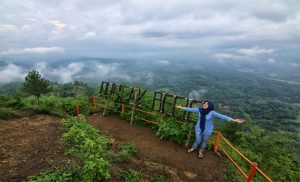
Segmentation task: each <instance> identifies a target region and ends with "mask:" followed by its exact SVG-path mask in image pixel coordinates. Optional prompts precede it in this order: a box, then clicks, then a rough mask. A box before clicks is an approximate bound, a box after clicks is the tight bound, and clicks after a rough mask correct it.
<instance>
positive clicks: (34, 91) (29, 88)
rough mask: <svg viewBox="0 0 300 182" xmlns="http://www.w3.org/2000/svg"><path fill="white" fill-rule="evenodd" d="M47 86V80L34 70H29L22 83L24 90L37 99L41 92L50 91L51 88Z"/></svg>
mask: <svg viewBox="0 0 300 182" xmlns="http://www.w3.org/2000/svg"><path fill="white" fill-rule="evenodd" d="M49 86H50V84H49V81H48V80H46V79H45V78H42V77H41V75H40V74H39V72H38V71H36V70H32V71H29V73H28V75H27V76H26V77H25V81H24V83H23V87H24V91H25V92H27V93H29V94H31V95H34V96H35V97H36V98H37V99H39V98H40V97H41V95H42V94H47V93H49V92H51V88H50V87H49Z"/></svg>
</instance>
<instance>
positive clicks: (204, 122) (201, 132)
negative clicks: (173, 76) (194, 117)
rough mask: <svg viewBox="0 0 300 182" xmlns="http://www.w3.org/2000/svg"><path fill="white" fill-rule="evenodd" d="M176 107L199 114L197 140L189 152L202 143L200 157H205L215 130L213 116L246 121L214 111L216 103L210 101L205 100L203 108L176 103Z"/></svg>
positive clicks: (239, 121) (196, 131)
mask: <svg viewBox="0 0 300 182" xmlns="http://www.w3.org/2000/svg"><path fill="white" fill-rule="evenodd" d="M176 108H179V109H183V110H184V111H187V112H193V113H196V114H198V115H199V118H198V122H197V124H196V127H195V135H196V140H195V142H194V144H193V146H192V148H190V149H189V150H188V152H189V153H191V152H193V151H194V150H196V149H197V148H198V146H199V145H200V144H201V148H200V150H199V157H200V158H202V157H203V153H204V150H205V147H206V143H207V141H208V139H209V137H210V136H211V134H212V132H213V117H217V118H220V119H224V120H227V121H233V122H237V123H243V122H244V121H243V120H242V119H233V118H231V117H229V116H226V115H223V114H220V113H218V112H216V111H214V105H213V104H212V103H211V102H209V101H204V102H203V103H202V108H189V107H182V106H181V105H176Z"/></svg>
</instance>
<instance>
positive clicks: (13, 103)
mask: <svg viewBox="0 0 300 182" xmlns="http://www.w3.org/2000/svg"><path fill="white" fill-rule="evenodd" d="M0 107H10V108H16V109H19V108H22V107H24V103H23V102H22V97H21V95H19V94H15V95H13V96H6V95H0Z"/></svg>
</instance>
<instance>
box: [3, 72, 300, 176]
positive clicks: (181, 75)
mask: <svg viewBox="0 0 300 182" xmlns="http://www.w3.org/2000/svg"><path fill="white" fill-rule="evenodd" d="M153 75H154V76H153V83H152V84H151V85H149V84H147V83H146V81H145V82H141V83H139V86H140V87H143V88H147V89H149V90H161V89H164V88H166V87H167V88H168V92H170V93H176V94H177V95H182V96H188V95H189V94H190V97H193V98H197V99H200V100H204V99H208V100H211V101H212V102H213V103H214V104H215V106H216V109H217V110H218V111H220V112H221V113H223V114H226V115H229V116H232V117H234V118H235V117H240V118H244V119H245V120H246V123H245V124H243V125H237V124H235V123H227V122H224V121H219V120H217V119H216V120H215V130H219V131H221V132H222V134H223V135H224V136H225V137H226V138H228V139H229V141H230V142H231V143H233V145H234V146H235V147H237V148H238V149H239V150H240V151H241V152H242V153H243V154H245V155H246V156H247V157H248V158H249V159H250V160H251V161H255V162H257V163H258V165H259V167H260V168H261V169H263V171H264V172H266V173H267V174H268V175H269V176H270V177H271V178H272V179H273V180H274V181H299V180H300V179H299V173H300V171H299V169H300V166H299V160H300V154H299V149H300V142H299V139H298V140H297V134H298V132H299V126H300V117H299V113H300V103H299V100H300V95H299V89H300V88H299V86H298V85H292V84H288V83H284V82H275V81H272V80H267V79H264V78H261V77H257V76H255V75H251V74H247V73H245V74H244V75H240V74H238V73H234V72H230V73H229V72H228V73H227V72H226V70H222V71H220V70H218V69H217V68H207V69H206V70H202V71H201V72H200V73H199V70H197V69H189V70H188V71H187V70H180V71H178V70H177V72H172V70H169V71H160V72H158V73H155V72H154V74H153ZM170 75H172V76H170ZM224 78H226V79H224ZM50 84H51V86H52V88H53V91H52V92H50V93H48V96H43V97H40V106H39V107H36V106H35V104H34V98H33V97H27V96H26V95H25V94H23V93H21V94H15V95H7V94H6V95H1V96H0V117H1V118H2V119H7V118H9V117H11V116H13V115H14V114H16V113H17V112H15V111H16V109H22V108H30V109H33V110H35V111H37V112H40V113H47V114H53V115H61V116H68V115H73V116H74V115H76V110H75V108H76V103H79V106H80V108H79V110H80V113H81V114H86V115H87V114H89V113H90V112H91V111H92V110H93V107H92V106H91V105H89V103H91V100H87V99H86V97H87V96H90V95H92V93H93V92H95V91H96V90H99V89H98V88H96V87H94V88H91V87H90V86H88V85H87V84H85V83H83V82H72V83H67V84H58V83H50ZM17 85H18V84H11V85H7V89H6V90H8V91H7V92H10V93H18V92H17V91H15V92H13V90H14V88H15V89H17V90H19V89H18V86H17ZM9 87H10V88H9ZM1 90H2V92H3V93H4V94H5V93H6V91H5V89H1ZM191 91H195V92H196V93H198V95H193V94H191V93H190V92H191ZM128 94H129V93H126V94H125V95H127V96H128ZM98 96H99V97H100V96H101V98H104V96H103V95H100V94H99V93H98ZM73 97H77V101H76V99H74V98H73ZM99 97H98V99H97V102H99V103H102V104H103V105H106V104H107V102H106V100H103V99H100V98H99ZM105 97H106V99H108V98H109V99H111V100H115V101H117V100H120V95H117V94H116V95H113V96H111V97H107V96H105ZM123 97H125V96H123ZM152 99H153V94H152V93H151V92H150V91H149V92H147V93H146V95H145V97H144V98H143V100H142V101H141V103H140V104H139V105H138V106H137V107H138V108H141V109H143V110H146V111H152ZM219 103H222V104H225V105H227V106H229V107H227V108H219V107H218V104H219ZM133 104H134V103H133V101H130V105H131V106H132V105H133ZM108 106H109V107H112V108H113V109H114V110H113V111H110V110H109V111H107V113H108V114H109V113H118V112H119V111H120V110H121V105H120V104H115V103H109V104H108ZM177 114H182V113H177ZM15 117H17V116H15ZM138 118H146V119H148V120H152V121H156V122H157V123H158V124H159V126H156V125H151V124H147V123H145V122H139V119H138ZM124 119H125V120H127V121H130V119H131V109H128V108H125V113H124ZM72 122H74V123H76V124H75V125H73V124H72ZM72 122H64V125H65V126H66V127H67V128H68V130H67V131H68V132H67V133H68V134H66V136H65V138H64V140H63V141H64V142H63V143H64V146H65V149H66V154H69V155H74V156H77V157H79V158H80V159H82V160H83V161H85V162H84V166H85V169H84V170H83V167H84V166H79V167H74V166H73V168H71V169H70V168H68V169H61V170H57V171H55V172H53V171H52V172H50V173H47V174H48V175H49V176H56V177H57V176H71V178H72V179H74V178H75V176H76V175H77V177H76V178H77V179H81V178H80V177H78V176H80V175H83V176H85V178H86V179H91V178H94V179H106V178H108V175H107V173H106V170H107V169H108V168H109V165H110V164H111V163H119V162H122V161H124V160H127V159H128V158H130V155H131V154H132V153H134V149H133V148H132V146H131V145H130V144H128V145H125V144H124V146H123V145H121V146H119V148H120V150H121V152H120V153H114V152H112V151H111V149H109V147H108V146H107V145H109V144H110V139H107V138H106V139H105V137H103V136H102V135H101V134H100V135H99V133H98V132H96V133H98V134H97V136H99V137H98V138H101V139H95V138H93V137H92V136H90V134H88V133H89V132H91V133H93V132H94V131H92V129H87V131H88V132H83V131H81V130H80V129H81V127H83V128H85V126H84V124H82V123H84V122H83V121H80V122H77V121H76V122H75V121H72ZM134 122H135V124H143V125H147V126H150V127H152V128H154V129H156V130H157V135H158V136H159V137H160V138H161V139H170V140H172V141H175V142H178V143H184V142H185V140H186V136H187V135H188V133H189V132H190V131H191V130H193V126H192V125H190V124H187V123H185V124H182V123H178V122H176V119H174V118H170V117H162V116H152V115H149V114H146V113H140V112H136V113H135V117H134ZM67 123H69V124H67ZM67 125H70V126H67ZM77 125H78V126H77ZM73 126H74V127H73ZM78 134H80V135H81V137H86V138H87V139H85V140H83V141H81V140H80V141H79V139H78V136H79V135H78ZM94 134H95V133H94ZM90 137H91V138H90ZM212 140H213V139H212ZM191 141H192V140H191ZM76 142H78V143H76ZM104 149H107V151H110V153H109V154H105V153H104V154H103V155H101V156H98V155H97V152H95V150H100V151H102V150H104ZM228 151H230V149H229V148H228ZM88 153H89V154H90V155H88ZM230 155H231V156H233V158H234V159H235V160H236V161H237V162H238V163H239V164H241V165H242V168H243V169H244V170H245V171H248V170H249V168H250V166H249V164H246V163H244V161H243V160H242V159H240V158H239V157H238V156H237V155H236V154H235V153H234V152H230ZM92 161H94V162H92ZM105 161H107V163H106V162H105ZM98 163H99V165H98ZM100 163H101V164H102V166H101V165H100ZM228 164H229V166H230V167H229V168H226V171H227V172H228V175H229V176H230V179H231V180H233V181H244V178H243V177H242V176H241V175H240V174H239V172H238V171H237V170H236V168H235V166H233V165H231V163H228ZM94 165H96V166H97V167H95V166H94ZM99 166H100V168H101V169H100V168H98V167H99ZM77 168H78V169H80V170H78V171H79V172H76V171H77V170H76V169H77ZM69 169H70V170H69ZM68 171H71V172H68ZM70 174H71V175H70ZM79 174H80V175H79ZM123 174H124V176H126V175H125V174H127V173H123ZM128 176H130V175H129V174H128ZM121 177H122V176H121ZM66 178H67V177H66ZM122 178H124V179H125V177H122ZM51 179H53V178H51ZM55 179H58V178H55ZM255 180H257V181H262V177H261V176H259V175H256V176H255Z"/></svg>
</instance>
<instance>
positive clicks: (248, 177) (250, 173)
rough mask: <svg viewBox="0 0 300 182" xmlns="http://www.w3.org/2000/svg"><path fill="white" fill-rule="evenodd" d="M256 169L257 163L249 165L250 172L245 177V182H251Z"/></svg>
mask: <svg viewBox="0 0 300 182" xmlns="http://www.w3.org/2000/svg"><path fill="white" fill-rule="evenodd" d="M256 167H257V163H256V162H253V163H252V165H251V169H250V172H249V174H248V176H247V180H246V181H247V182H250V181H252V179H253V176H254V174H255V171H256Z"/></svg>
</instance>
